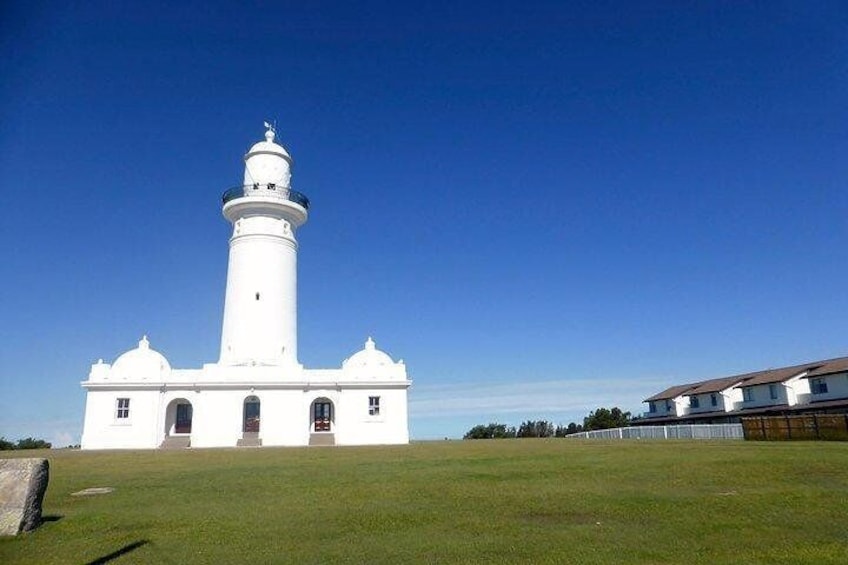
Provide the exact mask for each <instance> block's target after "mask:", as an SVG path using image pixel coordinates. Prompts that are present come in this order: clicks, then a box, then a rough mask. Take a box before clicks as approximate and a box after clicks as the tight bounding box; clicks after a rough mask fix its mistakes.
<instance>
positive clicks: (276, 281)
mask: <svg viewBox="0 0 848 565" xmlns="http://www.w3.org/2000/svg"><path fill="white" fill-rule="evenodd" d="M267 125H268V124H266V126H267ZM274 136H275V132H274V129H273V128H272V127H268V130H267V131H266V132H265V141H260V142H259V143H257V144H255V145H254V146H253V147H251V148H250V150H249V151H248V152H247V155H245V156H244V182H243V183H242V186H238V187H235V188H233V189H231V190H229V191H227V192H226V193H225V194H224V197H223V201H224V209H223V213H224V216H225V217H226V218H227V219H228V220H229V221H230V222H231V223H232V224H233V235H232V237H231V238H230V259H229V267H228V270H227V291H226V299H225V301H224V322H223V330H222V332H221V355H220V360H219V362H218V363H219V364H220V365H284V366H285V365H288V366H298V360H297V239H296V238H295V231H296V230H297V228H298V227H300V226H301V225H303V224H304V223H305V222H306V218H307V210H308V208H309V200H308V199H307V198H306V197H305V196H304V195H302V194H300V193H299V192H296V191H294V190H292V188H291V164H292V159H291V156H290V155H289V154H288V152H287V151H286V150H285V149H284V148H283V147H282V146H281V145H279V144H278V143H276V142H275V141H274Z"/></svg>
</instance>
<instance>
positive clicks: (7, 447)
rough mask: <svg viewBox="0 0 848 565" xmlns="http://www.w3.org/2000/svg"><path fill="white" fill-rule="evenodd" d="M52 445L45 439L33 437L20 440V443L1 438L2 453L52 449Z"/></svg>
mask: <svg viewBox="0 0 848 565" xmlns="http://www.w3.org/2000/svg"><path fill="white" fill-rule="evenodd" d="M51 447H53V446H52V444H51V443H50V442H48V441H44V440H43V439H35V438H32V437H28V438H24V439H19V440H18V443H13V442H11V441H9V440H7V439H6V438H4V437H0V451H12V450H14V449H50V448H51Z"/></svg>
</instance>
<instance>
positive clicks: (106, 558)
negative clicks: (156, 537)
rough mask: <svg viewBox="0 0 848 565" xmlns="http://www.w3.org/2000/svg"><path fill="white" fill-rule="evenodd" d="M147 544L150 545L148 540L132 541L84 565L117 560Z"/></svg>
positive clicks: (95, 564) (100, 564)
mask: <svg viewBox="0 0 848 565" xmlns="http://www.w3.org/2000/svg"><path fill="white" fill-rule="evenodd" d="M148 543H150V540H146V539H143V540H139V541H134V542H132V543H131V544H128V545H125V546H124V547H122V548H121V549H119V550H117V551H113V552H112V553H110V554H108V555H104V556H103V557H98V558H97V559H95V560H94V561H89V562H88V563H86V565H103V563H109V562H110V561H112V560H113V559H117V558H118V557H120V556H122V555H126V554H127V553H129V552H130V551H134V550H136V549H138V548H139V547H141V546H143V545H147V544H148Z"/></svg>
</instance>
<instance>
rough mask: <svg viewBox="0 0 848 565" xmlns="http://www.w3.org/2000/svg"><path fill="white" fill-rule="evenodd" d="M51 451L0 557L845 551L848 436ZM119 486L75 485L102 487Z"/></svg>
mask: <svg viewBox="0 0 848 565" xmlns="http://www.w3.org/2000/svg"><path fill="white" fill-rule="evenodd" d="M2 456H3V457H9V456H16V457H17V456H44V457H47V458H48V459H49V460H50V466H51V468H50V474H51V478H50V486H49V488H48V490H47V496H46V498H45V501H44V513H45V515H46V516H48V517H52V518H53V519H52V520H51V521H47V522H46V523H45V524H43V525H42V526H41V527H40V528H39V529H38V530H37V531H35V532H33V533H31V534H28V535H23V536H19V537H17V538H3V539H0V563H3V564H4V565H12V564H14V563H39V564H48V563H62V564H66V563H88V562H91V561H95V560H97V559H101V558H104V557H108V556H110V555H113V554H114V553H115V552H120V551H121V550H122V549H124V550H125V552H124V553H122V554H120V555H119V556H114V555H113V557H114V559H113V560H112V561H110V562H111V563H115V564H118V563H185V562H192V563H221V564H227V563H339V562H340V563H365V562H370V563H375V562H376V563H392V564H397V563H409V562H423V563H674V564H679V563H709V564H714V563H793V564H796V563H811V564H816V565H821V564H824V563H839V564H845V563H848V444H845V443H824V442H797V443H791V442H781V443H766V442H753V443H749V442H742V441H697V442H691V441H680V442H677V441H664V442H660V441H657V442H648V441H638V440H630V441H600V440H564V439H550V440H481V441H452V442H425V443H417V444H412V445H409V446H401V447H375V448H369V447H365V448H312V449H307V448H288V449H277V448H264V449H240V450H236V449H215V450H183V451H131V452H114V451H113V452H80V451H66V450H53V451H42V452H11V453H10V452H4V453H3V455H2ZM97 486H110V487H114V488H115V491H114V492H113V493H111V494H104V495H97V496H90V497H72V496H71V493H72V492H75V491H78V490H82V489H84V488H87V487H97Z"/></svg>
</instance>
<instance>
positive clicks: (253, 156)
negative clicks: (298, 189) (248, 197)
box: [244, 124, 292, 188]
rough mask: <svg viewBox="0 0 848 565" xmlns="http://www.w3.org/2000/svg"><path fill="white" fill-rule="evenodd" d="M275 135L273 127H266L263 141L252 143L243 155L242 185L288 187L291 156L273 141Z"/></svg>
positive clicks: (289, 183)
mask: <svg viewBox="0 0 848 565" xmlns="http://www.w3.org/2000/svg"><path fill="white" fill-rule="evenodd" d="M266 125H267V124H266ZM275 135H276V133H275V132H274V129H273V128H271V127H268V130H267V131H266V132H265V141H260V142H259V143H256V144H254V146H253V147H251V148H250V150H249V151H248V152H247V155H245V156H244V186H253V185H256V184H258V185H260V186H265V185H268V184H272V185H274V186H275V187H277V188H289V187H290V185H291V165H292V158H291V155H289V153H288V151H286V150H285V148H284V147H283V146H282V145H279V144H277V143H275V142H274V137H275Z"/></svg>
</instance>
